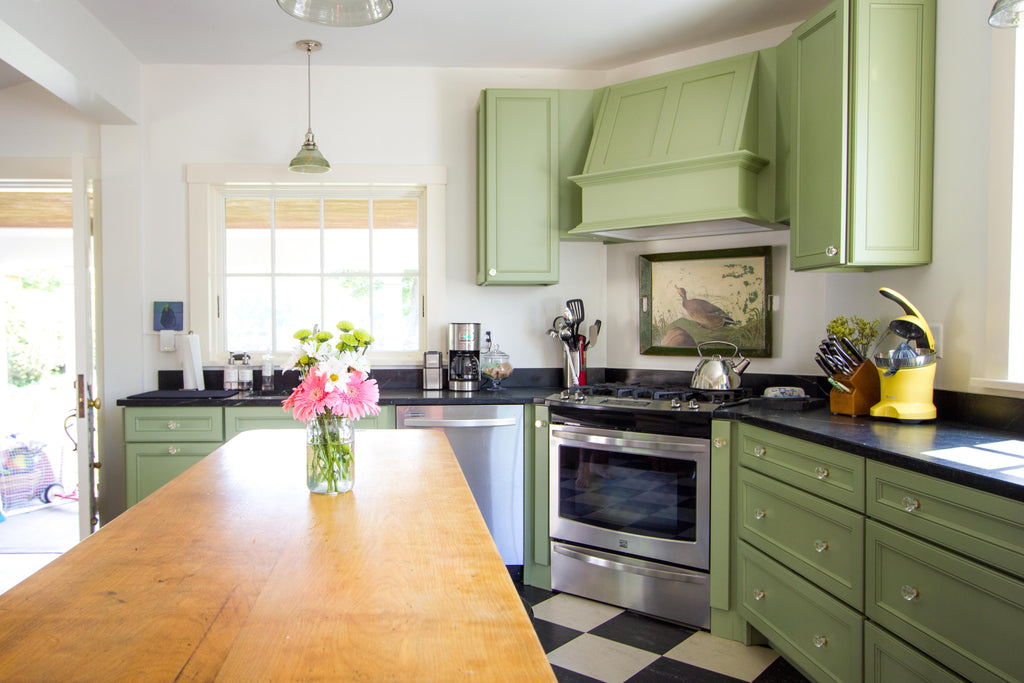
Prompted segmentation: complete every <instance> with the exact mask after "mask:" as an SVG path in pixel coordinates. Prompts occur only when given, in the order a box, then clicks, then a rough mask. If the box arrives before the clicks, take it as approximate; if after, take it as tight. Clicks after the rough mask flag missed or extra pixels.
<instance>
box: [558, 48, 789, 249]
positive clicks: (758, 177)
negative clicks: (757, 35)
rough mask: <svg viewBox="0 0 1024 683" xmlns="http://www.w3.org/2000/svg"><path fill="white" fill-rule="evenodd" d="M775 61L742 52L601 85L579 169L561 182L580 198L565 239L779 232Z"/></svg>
mask: <svg viewBox="0 0 1024 683" xmlns="http://www.w3.org/2000/svg"><path fill="white" fill-rule="evenodd" d="M775 58H776V54H775V51H774V50H769V51H761V52H752V53H749V54H745V55H740V56H738V57H730V58H728V59H722V60H718V61H715V62H710V63H707V64H701V65H700V66H695V67H690V68H687V69H681V70H678V71H672V72H670V73H666V74H659V75H657V76H651V77H648V78H642V79H638V80H635V81H629V82H627V83H622V84H619V85H613V86H610V87H609V88H608V89H607V91H606V92H605V94H604V97H603V99H602V101H601V104H600V105H599V109H598V114H597V118H596V121H595V124H594V137H593V139H592V140H591V143H590V151H589V153H588V155H587V161H586V165H585V166H584V169H583V173H581V174H580V175H575V176H570V177H569V180H571V181H573V182H575V183H576V184H577V185H579V186H580V187H581V188H582V201H583V216H582V222H581V223H580V225H578V226H577V227H575V228H573V229H571V230H570V231H569V234H575V235H585V234H589V235H600V236H603V237H605V238H608V239H610V240H613V241H637V240H650V239H665V238H672V237H684V236H694V235H709V234H723V233H731V232H751V231H755V230H771V229H778V228H785V227H786V226H785V225H779V224H778V223H776V222H775V221H776V220H778V219H779V217H780V216H779V214H778V212H777V211H776V206H775V204H776V202H775V192H776V189H775V175H776V173H775V165H774V164H773V163H772V159H773V157H774V156H775V138H776V134H775V121H776V97H775V91H776V87H775V83H774V77H775V73H776V69H775ZM762 83H764V85H762ZM759 111H760V112H761V113H760V114H759Z"/></svg>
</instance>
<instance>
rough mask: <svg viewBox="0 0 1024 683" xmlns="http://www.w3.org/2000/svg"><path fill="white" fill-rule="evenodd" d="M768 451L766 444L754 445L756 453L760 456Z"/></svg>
mask: <svg viewBox="0 0 1024 683" xmlns="http://www.w3.org/2000/svg"><path fill="white" fill-rule="evenodd" d="M766 452H767V451H765V450H764V446H754V455H755V456H757V457H758V458H763V457H764V454H765V453H766Z"/></svg>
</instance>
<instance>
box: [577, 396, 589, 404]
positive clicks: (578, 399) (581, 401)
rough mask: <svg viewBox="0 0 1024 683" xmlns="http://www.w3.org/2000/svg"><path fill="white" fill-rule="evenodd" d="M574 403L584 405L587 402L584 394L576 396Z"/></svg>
mask: <svg viewBox="0 0 1024 683" xmlns="http://www.w3.org/2000/svg"><path fill="white" fill-rule="evenodd" d="M576 402H577V403H586V402H587V396H586V394H576Z"/></svg>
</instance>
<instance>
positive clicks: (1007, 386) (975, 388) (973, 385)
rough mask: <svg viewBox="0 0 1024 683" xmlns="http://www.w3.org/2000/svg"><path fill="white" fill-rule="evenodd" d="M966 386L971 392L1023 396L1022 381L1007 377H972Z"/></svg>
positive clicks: (1012, 396) (1023, 387)
mask: <svg viewBox="0 0 1024 683" xmlns="http://www.w3.org/2000/svg"><path fill="white" fill-rule="evenodd" d="M968 388H969V389H970V391H971V392H972V393H979V394H995V395H996V396H1009V397H1011V398H1024V382H1015V381H1013V380H1008V379H987V378H985V377H972V378H971V381H970V384H969V385H968Z"/></svg>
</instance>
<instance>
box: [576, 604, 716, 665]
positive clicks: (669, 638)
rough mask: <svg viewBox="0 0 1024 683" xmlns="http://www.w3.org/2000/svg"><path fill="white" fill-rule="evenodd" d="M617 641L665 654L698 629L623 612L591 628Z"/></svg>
mask: <svg viewBox="0 0 1024 683" xmlns="http://www.w3.org/2000/svg"><path fill="white" fill-rule="evenodd" d="M590 632H591V633H593V634H594V635H595V636H601V637H602V638H607V639H608V640H614V641H615V642H617V643H624V644H626V645H632V646H633V647H638V648H640V649H641V650H646V651H647V652H653V653H655V654H659V655H663V654H665V653H666V652H668V651H669V650H671V649H672V648H674V647H675V646H676V645H678V644H679V643H681V642H683V641H684V640H686V639H687V638H689V637H690V636H692V635H693V634H694V633H696V631H694V630H693V629H689V628H686V627H685V626H678V625H676V624H671V623H669V622H667V621H661V620H660V619H652V618H650V617H645V616H643V615H642V614H635V613H633V612H623V613H622V614H620V615H618V616H617V617H614V618H612V619H609V620H608V621H606V622H604V623H603V624H601V625H600V626H598V627H597V628H595V629H592V630H591V631H590Z"/></svg>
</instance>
